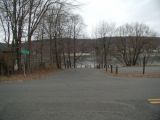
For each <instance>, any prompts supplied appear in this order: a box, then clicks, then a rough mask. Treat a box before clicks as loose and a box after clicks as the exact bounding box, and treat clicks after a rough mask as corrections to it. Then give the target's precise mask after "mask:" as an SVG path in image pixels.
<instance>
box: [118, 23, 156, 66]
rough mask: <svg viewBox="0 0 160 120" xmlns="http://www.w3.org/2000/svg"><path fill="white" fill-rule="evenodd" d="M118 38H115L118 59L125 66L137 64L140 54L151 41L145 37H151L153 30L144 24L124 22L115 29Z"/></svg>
mask: <svg viewBox="0 0 160 120" xmlns="http://www.w3.org/2000/svg"><path fill="white" fill-rule="evenodd" d="M117 31H118V34H119V36H120V37H119V40H117V44H116V47H117V53H118V54H119V55H118V57H117V58H118V59H119V60H120V61H122V62H123V63H125V65H127V66H132V65H136V64H137V60H138V59H139V57H140V55H141V54H143V52H144V49H145V47H146V46H148V45H149V44H150V42H151V41H148V40H146V39H145V38H146V37H152V36H153V32H152V31H151V30H150V28H149V27H148V26H147V25H145V24H139V23H135V24H125V25H123V26H121V27H119V28H118V29H117Z"/></svg>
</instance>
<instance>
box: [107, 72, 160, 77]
mask: <svg viewBox="0 0 160 120" xmlns="http://www.w3.org/2000/svg"><path fill="white" fill-rule="evenodd" d="M107 74H108V75H111V76H115V77H128V78H134V77H144V78H160V72H149V73H145V74H144V75H143V74H142V73H140V72H134V73H133V72H119V73H118V74H115V73H110V72H107Z"/></svg>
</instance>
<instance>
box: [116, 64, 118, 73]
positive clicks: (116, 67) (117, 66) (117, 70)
mask: <svg viewBox="0 0 160 120" xmlns="http://www.w3.org/2000/svg"><path fill="white" fill-rule="evenodd" d="M116 74H118V66H117V65H116Z"/></svg>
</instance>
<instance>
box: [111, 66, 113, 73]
mask: <svg viewBox="0 0 160 120" xmlns="http://www.w3.org/2000/svg"><path fill="white" fill-rule="evenodd" d="M112 72H113V65H111V73H112Z"/></svg>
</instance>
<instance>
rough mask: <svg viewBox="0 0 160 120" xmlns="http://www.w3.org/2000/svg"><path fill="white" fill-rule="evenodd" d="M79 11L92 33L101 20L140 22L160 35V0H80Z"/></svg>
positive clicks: (118, 23)
mask: <svg viewBox="0 0 160 120" xmlns="http://www.w3.org/2000/svg"><path fill="white" fill-rule="evenodd" d="M78 1H79V2H80V3H81V4H82V6H81V8H80V9H79V10H78V13H80V14H81V16H82V17H83V19H84V22H85V24H86V25H87V28H86V29H87V31H88V33H89V34H90V33H91V32H92V31H93V29H94V28H95V26H96V25H97V24H98V23H99V22H100V21H106V22H109V23H110V22H113V23H116V25H117V26H118V25H122V24H124V23H132V22H140V23H145V24H147V25H148V26H150V28H151V29H153V30H154V31H155V32H157V34H158V36H160V0H78Z"/></svg>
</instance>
